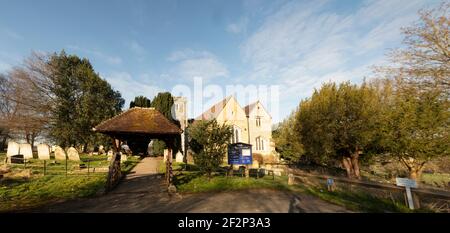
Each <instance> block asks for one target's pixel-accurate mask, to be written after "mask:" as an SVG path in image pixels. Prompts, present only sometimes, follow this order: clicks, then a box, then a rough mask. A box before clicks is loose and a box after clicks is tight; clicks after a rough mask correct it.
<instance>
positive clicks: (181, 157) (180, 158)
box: [175, 151, 183, 163]
mask: <svg viewBox="0 0 450 233" xmlns="http://www.w3.org/2000/svg"><path fill="white" fill-rule="evenodd" d="M175 162H177V163H182V162H183V154H182V153H181V152H179V151H178V153H177V155H176V159H175Z"/></svg>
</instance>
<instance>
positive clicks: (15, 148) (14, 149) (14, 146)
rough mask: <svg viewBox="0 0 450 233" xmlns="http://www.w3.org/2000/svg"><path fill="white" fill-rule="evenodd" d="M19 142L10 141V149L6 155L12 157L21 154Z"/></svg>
mask: <svg viewBox="0 0 450 233" xmlns="http://www.w3.org/2000/svg"><path fill="white" fill-rule="evenodd" d="M19 148H20V146H19V144H18V143H16V142H13V141H9V142H8V150H7V151H6V157H12V156H14V155H18V154H19Z"/></svg>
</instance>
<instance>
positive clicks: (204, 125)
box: [188, 119, 233, 178]
mask: <svg viewBox="0 0 450 233" xmlns="http://www.w3.org/2000/svg"><path fill="white" fill-rule="evenodd" d="M188 132H189V133H188V135H189V140H188V141H189V147H190V148H191V149H192V151H193V152H194V162H195V164H196V165H198V167H199V168H200V170H201V171H202V172H204V173H206V174H207V176H208V178H211V173H212V172H213V171H215V170H216V169H218V168H219V166H220V164H222V161H223V158H224V152H225V151H227V146H228V143H229V142H230V138H231V136H232V135H233V132H232V128H231V126H229V125H219V124H218V123H217V121H216V120H215V119H214V120H211V121H196V122H194V123H193V124H192V125H191V126H189V129H188Z"/></svg>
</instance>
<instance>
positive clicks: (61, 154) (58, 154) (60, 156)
mask: <svg viewBox="0 0 450 233" xmlns="http://www.w3.org/2000/svg"><path fill="white" fill-rule="evenodd" d="M55 159H56V160H66V152H65V151H64V150H63V148H61V147H60V146H55Z"/></svg>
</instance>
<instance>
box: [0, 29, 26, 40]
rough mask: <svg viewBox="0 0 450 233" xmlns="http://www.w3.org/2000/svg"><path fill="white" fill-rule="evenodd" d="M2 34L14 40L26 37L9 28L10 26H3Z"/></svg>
mask: <svg viewBox="0 0 450 233" xmlns="http://www.w3.org/2000/svg"><path fill="white" fill-rule="evenodd" d="M0 32H1V34H4V35H6V36H7V37H9V38H12V39H14V40H23V39H24V37H23V36H22V35H20V34H19V33H17V32H15V31H13V30H11V29H9V28H3V29H2V30H1V31H0Z"/></svg>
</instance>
